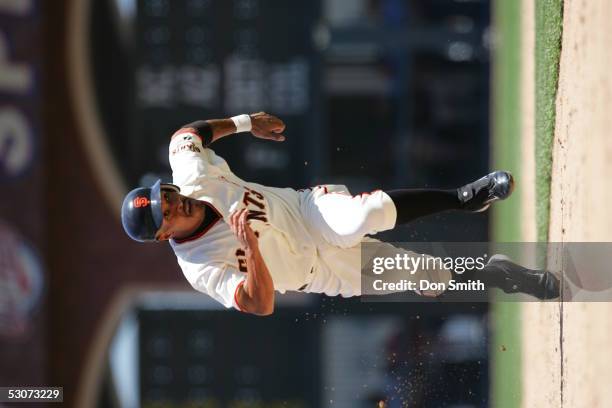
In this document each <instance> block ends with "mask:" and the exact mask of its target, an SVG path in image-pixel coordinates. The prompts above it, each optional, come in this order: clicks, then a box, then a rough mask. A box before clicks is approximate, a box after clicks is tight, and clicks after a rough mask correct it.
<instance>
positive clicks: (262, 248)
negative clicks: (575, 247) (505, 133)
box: [121, 112, 559, 315]
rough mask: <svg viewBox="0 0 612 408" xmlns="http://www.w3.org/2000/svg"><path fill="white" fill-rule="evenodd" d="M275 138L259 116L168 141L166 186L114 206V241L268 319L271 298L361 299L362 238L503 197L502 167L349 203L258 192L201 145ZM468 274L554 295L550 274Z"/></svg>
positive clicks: (500, 263) (321, 189)
mask: <svg viewBox="0 0 612 408" xmlns="http://www.w3.org/2000/svg"><path fill="white" fill-rule="evenodd" d="M284 130H285V125H284V123H283V122H282V121H281V120H280V119H279V118H277V117H275V116H272V115H269V114H267V113H264V112H259V113H255V114H251V115H239V116H235V117H232V118H229V119H216V120H206V121H196V122H194V123H191V124H188V125H185V126H183V127H182V128H180V129H179V130H177V131H176V132H175V133H174V134H173V135H172V138H171V140H170V146H169V160H170V166H171V168H172V177H173V183H172V184H164V183H161V181H159V180H158V181H157V182H156V183H155V184H154V185H153V186H151V187H150V188H137V189H135V190H132V191H131V192H130V193H128V194H127V196H126V197H125V199H124V202H123V206H122V210H121V214H122V223H123V227H124V229H125V231H126V233H127V234H128V235H129V236H130V237H131V238H132V239H134V240H137V241H141V242H159V241H168V242H169V243H170V246H171V247H172V249H173V250H174V253H175V254H176V257H177V260H178V263H179V265H180V267H181V269H182V271H183V274H184V275H185V278H186V279H187V281H188V282H189V283H190V284H191V286H192V287H193V288H195V289H196V290H198V291H200V292H203V293H206V294H208V295H209V296H211V297H212V298H214V299H215V300H217V301H219V302H220V303H222V304H223V305H224V306H225V307H227V308H230V307H234V308H236V309H238V310H240V311H243V312H247V313H253V314H257V315H269V314H271V313H273V311H274V296H275V292H279V293H285V292H286V291H302V292H310V293H323V294H326V295H330V296H335V295H342V296H344V297H349V296H359V295H361V294H362V290H361V279H362V276H361V256H360V254H361V252H360V243H361V242H364V241H374V242H376V241H375V240H374V239H372V238H370V237H367V235H371V234H376V233H377V232H379V231H385V230H389V229H392V228H394V226H395V225H398V224H403V223H407V222H409V221H411V220H414V219H415V218H418V217H422V216H425V215H429V214H433V213H437V212H440V211H446V210H466V211H484V210H486V209H487V208H488V207H489V205H490V204H491V203H493V202H494V201H496V200H502V199H505V198H507V197H508V196H509V195H510V194H511V192H512V189H513V183H514V181H513V178H512V176H511V175H510V173H507V172H503V171H496V172H494V173H491V174H489V175H487V176H485V177H483V178H481V179H479V180H477V181H475V182H473V183H470V184H466V185H465V186H462V187H459V188H458V189H452V190H436V189H403V190H391V191H382V190H376V191H372V192H369V193H362V194H359V195H352V194H351V193H350V192H349V191H348V189H347V188H346V187H345V186H343V185H320V186H316V187H313V188H309V189H305V190H294V189H291V188H275V187H267V186H263V185H260V184H256V183H250V182H247V181H244V180H242V179H240V178H239V177H237V176H236V175H234V174H233V173H232V171H231V170H230V168H229V166H228V165H227V163H226V162H225V160H223V159H222V158H221V157H219V156H217V155H216V154H215V153H214V152H213V151H212V150H211V149H210V145H211V144H212V143H214V142H215V141H216V140H218V139H220V138H222V137H225V136H228V135H231V134H234V133H239V132H251V133H252V134H253V136H255V137H258V138H261V139H268V140H272V141H276V142H281V141H283V140H285V136H284V135H283V134H282V132H283V131H284ZM386 245H389V244H386ZM389 247H390V248H393V250H395V251H397V249H396V248H394V247H391V246H390V245H389ZM421 272H422V271H419V273H417V274H416V276H415V278H416V279H418V278H420V277H421V276H422V275H420V273H421ZM451 272H452V271H449V270H446V269H444V268H440V269H439V270H435V271H433V275H432V271H427V277H428V278H429V279H434V280H436V281H439V282H448V281H449V280H450V279H451ZM423 273H424V272H423ZM477 273H478V275H472V276H471V277H472V278H475V279H481V280H482V281H483V282H485V283H486V284H488V285H491V286H495V287H499V288H501V289H503V290H504V291H506V292H525V293H528V294H531V295H533V296H536V297H538V298H541V299H547V298H555V297H558V295H559V281H558V279H557V278H556V277H555V276H554V275H553V274H551V273H550V272H547V271H535V270H529V269H526V268H523V267H521V266H519V265H516V264H514V263H512V262H509V261H508V260H505V259H501V258H499V257H492V258H491V259H490V260H489V262H488V264H487V265H486V266H485V267H484V268H483V269H482V270H480V271H478V272H477ZM432 276H433V277H432ZM383 293H387V292H383ZM419 293H420V294H422V295H427V296H437V295H440V292H439V291H435V290H433V291H421V292H419Z"/></svg>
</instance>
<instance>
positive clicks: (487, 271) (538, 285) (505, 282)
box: [482, 254, 561, 300]
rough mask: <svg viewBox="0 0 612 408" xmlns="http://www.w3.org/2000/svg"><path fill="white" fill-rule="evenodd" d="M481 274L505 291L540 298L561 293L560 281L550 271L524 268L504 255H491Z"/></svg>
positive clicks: (552, 297)
mask: <svg viewBox="0 0 612 408" xmlns="http://www.w3.org/2000/svg"><path fill="white" fill-rule="evenodd" d="M482 274H483V276H486V280H488V281H489V282H490V283H492V285H493V286H495V287H498V288H500V289H501V290H503V291H504V292H506V293H525V294H527V295H531V296H534V297H536V298H538V299H541V300H549V299H557V298H558V297H559V296H560V293H561V288H560V286H561V285H560V281H559V279H558V278H557V277H556V276H555V275H554V274H553V273H552V272H549V271H545V270H534V269H528V268H525V267H523V266H520V265H517V264H515V263H514V262H512V261H510V259H509V258H508V257H506V256H504V255H499V254H497V255H493V256H492V257H491V258H490V259H489V262H488V263H487V265H486V266H485V267H484V268H483V269H482Z"/></svg>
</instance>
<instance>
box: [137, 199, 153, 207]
mask: <svg viewBox="0 0 612 408" xmlns="http://www.w3.org/2000/svg"><path fill="white" fill-rule="evenodd" d="M133 203H134V207H136V208H140V207H146V206H147V205H149V204H150V203H151V200H149V199H148V198H147V197H136V198H135V199H134V201H133Z"/></svg>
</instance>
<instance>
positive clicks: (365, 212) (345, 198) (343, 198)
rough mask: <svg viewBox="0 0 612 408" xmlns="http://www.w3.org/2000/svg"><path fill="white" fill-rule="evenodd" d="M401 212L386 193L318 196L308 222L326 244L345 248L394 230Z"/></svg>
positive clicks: (327, 194) (333, 193) (344, 193)
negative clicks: (398, 214) (367, 237)
mask: <svg viewBox="0 0 612 408" xmlns="http://www.w3.org/2000/svg"><path fill="white" fill-rule="evenodd" d="M396 217H397V212H396V209H395V205H394V204H393V201H392V200H391V198H390V197H389V196H388V195H387V193H385V192H384V191H382V190H377V191H373V192H371V193H363V194H359V195H355V196H352V195H350V194H348V193H347V192H341V193H335V192H330V193H325V194H321V195H319V196H317V197H316V198H315V199H314V200H313V204H312V205H311V206H310V209H309V214H308V219H309V221H310V223H311V225H312V226H313V227H314V228H315V229H316V230H317V231H318V232H319V233H320V234H321V235H322V236H323V238H324V239H325V241H327V242H328V243H330V244H332V245H336V246H339V247H341V248H350V247H353V246H355V245H357V244H359V242H361V240H362V239H363V237H364V236H365V235H367V234H376V233H377V232H380V231H385V230H389V229H392V228H393V227H394V226H395V220H396Z"/></svg>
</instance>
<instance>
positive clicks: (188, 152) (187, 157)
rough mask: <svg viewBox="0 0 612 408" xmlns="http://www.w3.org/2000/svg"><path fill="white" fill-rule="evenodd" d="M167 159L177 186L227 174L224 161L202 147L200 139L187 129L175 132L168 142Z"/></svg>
mask: <svg viewBox="0 0 612 408" xmlns="http://www.w3.org/2000/svg"><path fill="white" fill-rule="evenodd" d="M168 159H169V161H170V167H171V168H172V179H173V182H174V184H176V185H178V186H182V185H186V184H191V183H194V182H195V181H196V180H197V179H198V178H200V177H206V176H218V175H222V174H224V173H227V172H229V171H230V170H229V167H228V165H227V163H226V162H225V160H223V159H222V158H221V157H219V156H217V155H216V154H215V153H214V152H213V151H212V150H211V149H209V148H207V147H205V146H204V144H203V142H202V138H201V137H200V136H199V135H198V134H197V133H195V132H194V131H190V130H189V129H181V130H179V131H177V132H176V133H175V134H174V135H173V136H172V139H171V140H170V146H169V152H168Z"/></svg>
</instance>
